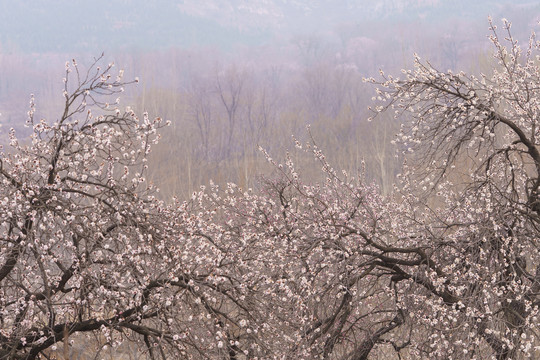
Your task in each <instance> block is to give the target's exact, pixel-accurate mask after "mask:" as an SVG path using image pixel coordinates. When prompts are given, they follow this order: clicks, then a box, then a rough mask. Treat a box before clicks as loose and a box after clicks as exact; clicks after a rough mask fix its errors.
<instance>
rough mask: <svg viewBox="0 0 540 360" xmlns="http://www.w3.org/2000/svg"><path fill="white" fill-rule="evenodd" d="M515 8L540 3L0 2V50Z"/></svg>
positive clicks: (237, 39) (241, 40) (266, 36)
mask: <svg viewBox="0 0 540 360" xmlns="http://www.w3.org/2000/svg"><path fill="white" fill-rule="evenodd" d="M523 8H525V10H524V11H526V12H527V13H529V14H530V13H531V11H532V12H533V13H534V12H536V13H539V9H540V5H539V4H538V2H532V1H526V0H514V1H509V0H501V1H488V0H478V1H474V2H470V1H467V0H457V1H451V2H450V1H443V0H379V1H372V0H344V1H335V0H318V1H312V0H229V1H223V0H204V1H201V0H183V1H182V0H175V1H168V0H146V1H139V0H112V1H106V0H95V1H92V2H87V1H81V0H79V1H65V0H59V1H50V0H21V1H8V0H0V46H1V47H0V49H1V51H3V52H9V51H13V50H16V51H23V52H71V51H77V52H80V51H91V52H96V51H101V50H106V51H107V50H110V49H114V50H119V49H126V50H127V49H142V50H144V49H156V48H164V47H171V46H174V47H191V46H194V45H198V46H215V45H217V46H219V47H221V48H222V49H228V48H230V47H231V46H233V45H235V44H246V45H254V44H261V43H265V42H269V41H273V40H274V39H276V38H281V39H283V38H287V36H289V37H290V36H291V35H292V34H302V33H303V34H309V33H314V32H317V33H320V34H325V33H330V32H332V31H334V30H335V28H336V27H338V26H341V25H343V24H347V23H351V24H354V23H358V24H362V23H366V22H373V21H377V22H382V23H384V22H386V23H388V24H389V26H391V24H392V22H428V23H434V24H436V23H438V22H440V21H449V20H451V19H462V20H475V19H478V20H476V21H485V19H486V17H487V15H489V14H491V15H493V16H495V17H497V16H502V14H503V12H504V11H506V12H519V11H520V9H523ZM521 11H523V10H521ZM284 34H286V35H284Z"/></svg>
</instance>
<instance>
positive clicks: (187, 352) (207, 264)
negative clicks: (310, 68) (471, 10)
mask: <svg viewBox="0 0 540 360" xmlns="http://www.w3.org/2000/svg"><path fill="white" fill-rule="evenodd" d="M503 30H504V31H505V32H507V35H505V36H507V40H505V41H503V43H501V42H500V40H499V37H498V35H497V30H496V29H495V26H493V25H492V34H493V35H492V38H491V40H492V42H493V44H494V46H495V59H496V60H497V61H498V63H497V64H495V66H496V68H495V70H494V71H493V74H492V75H491V76H487V75H482V76H481V77H479V78H477V77H474V76H469V75H466V74H464V73H458V74H454V73H452V72H447V73H441V72H439V71H437V70H435V69H434V68H433V67H432V66H431V65H430V64H429V63H426V62H421V61H420V59H419V58H417V59H416V66H415V69H414V70H412V71H405V72H404V77H403V78H394V77H390V76H386V75H384V74H382V78H381V79H380V80H375V79H367V81H368V82H373V83H375V84H377V86H378V89H377V92H378V95H379V97H380V98H379V99H380V101H381V104H380V105H378V106H377V107H376V108H375V111H376V112H379V111H396V115H397V116H404V117H405V118H406V119H407V122H406V125H405V126H404V127H403V130H402V132H401V133H400V134H399V138H398V140H399V143H400V146H401V148H402V149H404V150H405V151H407V152H411V153H412V154H413V155H412V158H413V159H420V158H421V159H422V163H421V164H418V165H419V166H417V167H414V171H412V170H411V169H413V167H411V166H407V167H405V171H404V174H403V175H402V176H401V182H400V184H399V186H398V187H396V190H395V192H394V194H392V195H391V196H383V195H381V194H380V192H379V190H378V189H377V187H375V186H370V185H367V184H366V183H365V181H363V178H362V176H359V177H356V178H354V177H352V176H350V175H348V174H345V173H342V172H339V171H337V170H334V169H333V168H332V166H331V165H330V164H329V163H328V162H327V161H326V159H325V157H324V155H323V153H322V151H321V150H320V149H319V148H318V147H317V146H316V145H315V144H313V143H306V144H301V143H297V144H296V145H297V147H299V148H302V149H303V150H305V151H307V152H309V153H311V154H312V155H313V158H314V163H313V164H314V166H317V167H320V168H321V169H322V170H321V171H322V172H323V173H324V174H325V177H326V181H324V182H322V183H320V184H311V183H310V181H309V179H306V178H305V177H304V176H303V175H302V173H301V172H300V173H299V172H298V171H297V170H296V168H295V166H294V164H293V162H292V160H291V158H289V157H287V158H286V159H285V162H284V163H283V164H279V163H277V162H275V161H274V160H273V159H271V157H270V156H269V155H268V154H267V158H268V160H269V161H270V162H272V163H273V164H274V166H275V169H276V174H277V175H276V176H275V177H273V178H270V179H267V180H266V181H265V182H264V183H263V184H262V185H261V189H260V190H256V191H255V190H251V189H249V190H242V189H240V188H238V187H237V186H235V185H234V184H229V185H228V186H227V187H226V188H224V189H220V188H219V187H218V186H217V185H214V184H210V186H209V187H208V188H202V189H201V191H199V192H196V193H194V194H193V196H192V197H191V199H189V200H188V201H185V202H180V201H178V200H172V201H171V202H168V203H165V202H162V201H159V200H158V199H157V198H156V197H155V196H154V195H155V193H154V192H155V191H156V189H153V188H152V186H151V185H150V184H148V182H147V181H146V180H145V174H146V172H147V155H148V154H149V152H150V149H151V146H152V145H154V144H155V143H156V142H157V141H158V138H159V137H158V134H157V133H158V130H159V128H160V127H162V126H163V125H165V124H164V123H163V122H162V121H161V119H159V118H157V119H150V118H149V117H148V116H146V115H143V117H142V118H138V117H137V116H136V115H135V114H134V112H133V111H131V110H130V109H129V108H128V109H126V110H125V111H121V110H119V109H118V108H117V106H118V105H117V104H115V103H114V101H113V102H112V103H110V104H109V103H108V102H107V101H108V99H109V98H111V97H112V98H114V97H115V96H116V94H117V93H118V92H121V91H122V89H123V87H124V86H125V85H128V83H129V82H124V81H123V79H122V72H119V73H118V76H116V75H113V74H112V71H113V68H112V66H106V67H104V68H100V67H99V61H97V62H96V63H95V64H94V65H92V66H91V67H90V68H89V70H87V71H82V70H81V69H80V67H79V66H78V65H77V64H76V63H75V62H72V63H68V64H66V85H65V92H64V97H65V108H64V113H63V114H62V116H61V117H60V118H59V119H58V120H57V121H56V122H53V123H50V122H47V121H45V120H41V121H39V122H37V121H35V120H34V117H33V114H34V112H33V107H31V110H30V113H29V126H31V127H32V129H33V133H32V136H31V138H30V139H29V140H28V141H24V142H23V141H21V142H19V141H18V140H17V138H16V137H15V134H13V133H12V135H11V143H10V149H9V151H6V152H4V153H2V155H1V164H0V165H1V166H0V178H1V181H2V183H1V187H0V206H1V207H2V211H1V212H0V226H1V228H2V237H1V238H0V323H1V326H0V329H1V330H0V358H2V359H36V358H40V357H42V356H43V357H45V356H49V354H50V353H51V352H56V353H57V355H58V356H62V355H63V356H64V357H68V356H70V354H71V351H72V344H75V343H77V342H81V341H89V340H88V339H91V341H92V342H93V343H96V344H100V345H101V346H105V345H106V346H108V347H111V348H114V349H118V353H119V354H120V352H121V348H122V344H125V343H127V344H129V346H131V347H135V348H137V349H138V350H139V351H140V353H141V354H143V356H145V357H147V358H150V359H167V358H186V359H291V358H298V359H356V360H361V359H368V358H388V359H406V358H408V359H418V358H425V359H525V358H535V357H540V339H539V336H540V333H539V331H540V329H539V327H538V323H539V322H538V316H539V314H538V313H539V306H540V266H538V264H539V262H540V254H539V244H538V239H539V238H540V231H539V230H538V229H539V227H540V202H539V198H538V196H539V191H540V190H539V187H540V153H539V149H538V148H539V146H540V143H539V142H540V140H538V139H537V137H538V135H539V134H538V132H539V130H538V125H540V124H538V123H537V117H538V115H539V114H538V112H539V111H540V106H539V105H540V104H539V101H540V100H538V99H540V96H539V95H540V94H539V92H540V68H539V67H538V66H537V63H538V59H537V52H538V50H539V47H540V44H539V43H537V42H536V41H535V39H534V38H531V41H530V43H529V45H528V47H527V48H526V49H525V50H524V52H522V50H521V49H520V48H519V46H518V44H517V42H516V41H515V40H514V39H512V37H511V36H510V24H509V23H507V22H505V23H504V29H503ZM464 160H466V161H467V165H468V166H470V168H471V169H472V171H467V174H465V175H466V176H456V171H457V169H459V167H460V163H459V162H461V161H464ZM420 174H421V176H419V175H420ZM90 335H92V337H91V338H90V337H89V336H90Z"/></svg>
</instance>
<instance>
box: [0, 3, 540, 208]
mask: <svg viewBox="0 0 540 360" xmlns="http://www.w3.org/2000/svg"><path fill="white" fill-rule="evenodd" d="M488 15H491V16H493V18H495V19H500V18H501V17H503V16H504V17H507V18H509V19H511V20H512V21H513V23H514V27H513V35H514V37H515V38H517V39H524V40H526V38H527V36H528V35H529V33H530V31H531V30H534V29H537V28H538V20H539V19H540V5H539V4H538V3H537V2H534V1H525V0H520V1H507V0H501V1H475V2H474V3H473V4H471V3H470V2H467V1H452V2H445V1H437V0H430V1H427V0H415V1H410V0H399V1H398V0H393V1H391V0H382V1H376V2H373V1H363V0H357V1H302V0H297V1H285V0H282V1H277V0H276V1H258V0H243V1H240V0H238V1H217V0H211V1H194V0H193V1H190V0H187V1H144V2H143V1H130V0H125V1H111V2H105V1H97V2H92V3H87V2H82V1H81V2H67V1H53V2H51V1H44V0H42V1H18V2H9V1H0V113H1V114H2V115H1V116H0V123H1V125H2V128H0V139H1V141H2V143H6V139H7V138H8V133H9V129H10V128H14V129H15V130H16V132H17V134H18V136H21V137H24V135H25V133H28V131H29V130H28V129H27V128H25V127H24V125H25V121H26V117H27V116H26V111H27V109H28V100H29V98H30V94H31V93H32V94H34V95H35V102H36V109H37V113H36V116H37V118H47V119H54V118H55V117H57V116H59V112H60V110H61V106H62V98H61V96H63V95H62V89H63V83H62V81H61V79H62V77H63V76H64V75H63V72H64V69H63V63H64V62H65V61H66V60H71V59H73V58H76V59H77V60H78V61H79V62H81V63H83V64H84V63H91V61H92V59H93V58H95V57H97V56H99V55H100V54H101V53H102V52H104V54H105V59H106V61H108V62H114V63H115V64H117V66H118V67H119V68H122V69H124V68H125V69H126V76H127V77H131V78H135V77H138V78H139V79H140V84H139V85H138V86H137V87H136V88H132V89H129V92H127V93H125V94H122V98H121V100H120V101H121V106H122V107H124V106H132V107H133V108H134V109H135V111H137V112H142V111H148V112H149V114H150V116H161V117H163V118H165V119H167V120H171V122H172V125H171V127H170V128H169V129H168V130H167V131H166V132H164V134H163V139H162V141H161V142H160V143H159V145H158V146H157V147H156V148H155V149H154V151H153V152H152V155H151V156H152V157H153V159H152V161H151V162H150V163H151V164H152V167H151V176H150V177H151V178H152V181H153V182H154V183H155V184H156V185H158V187H160V188H161V194H162V195H161V196H162V197H163V198H164V199H170V197H171V196H172V195H176V196H178V197H179V198H181V199H183V198H186V197H188V196H190V195H191V194H192V192H193V191H195V190H197V189H198V188H199V186H200V185H202V184H207V183H208V181H209V180H210V179H212V180H213V181H214V182H216V183H218V184H224V183H226V182H234V183H237V184H239V185H240V186H242V187H253V186H256V185H257V183H258V176H259V175H260V174H264V173H268V172H269V171H270V168H269V167H268V165H266V164H267V162H266V159H265V158H264V156H263V154H262V153H261V152H260V151H259V150H258V146H261V147H263V148H264V149H266V150H267V151H268V152H269V153H270V154H272V156H274V157H276V158H279V157H282V156H283V155H284V153H285V152H286V151H287V150H288V149H289V150H290V151H291V152H292V157H293V159H294V160H295V162H296V164H297V166H299V167H300V168H302V167H307V165H303V164H304V163H303V162H304V159H303V156H305V155H304V154H302V153H296V152H295V151H294V143H293V141H292V139H291V135H294V136H296V137H297V138H298V139H299V140H303V139H305V138H306V137H308V136H310V135H308V131H307V130H306V129H307V128H306V126H307V125H309V126H310V132H311V136H313V137H314V139H315V140H316V141H317V143H318V144H319V146H320V147H321V148H322V149H324V151H325V153H326V155H327V157H328V158H329V161H330V162H331V163H332V164H334V165H335V166H336V167H337V168H340V169H343V170H346V171H348V172H350V173H355V172H357V171H358V170H361V169H362V168H363V167H364V166H365V169H366V175H367V178H368V179H369V180H370V181H374V182H376V183H377V184H378V185H380V186H381V188H382V191H383V193H388V192H389V191H391V188H392V183H393V181H394V179H395V175H396V174H398V173H399V171H400V168H401V164H402V161H403V159H402V157H401V155H400V151H399V149H397V151H396V149H395V148H394V147H393V146H392V145H391V140H392V138H393V136H394V134H395V133H396V132H397V131H398V129H399V126H400V123H398V122H397V121H396V120H392V119H390V116H388V117H389V118H388V119H384V120H385V121H374V122H368V121H367V118H368V117H369V116H370V113H369V110H368V106H369V104H370V102H371V101H372V96H373V93H374V92H373V91H374V89H373V87H372V86H370V85H369V84H364V83H363V82H362V78H364V77H370V76H375V75H377V74H378V71H379V69H383V70H384V71H385V72H386V73H394V74H396V73H398V72H399V70H400V69H401V68H410V67H411V66H412V60H413V56H412V55H413V53H418V54H420V55H421V56H422V58H423V59H427V60H428V61H430V63H432V64H433V65H434V66H435V67H436V68H438V69H440V70H442V71H446V70H448V69H451V70H455V69H460V70H464V71H466V72H468V73H472V74H479V73H481V72H489V71H490V66H491V65H489V64H490V61H491V49H489V42H488V41H486V40H485V39H486V35H487V34H488V23H487V17H488ZM381 118H382V116H379V120H381ZM400 121H403V119H401V120H400ZM304 170H308V171H309V169H304ZM317 173H318V172H317V171H313V177H314V178H313V180H314V181H315V180H317V179H316V176H317V175H316V174H317Z"/></svg>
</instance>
